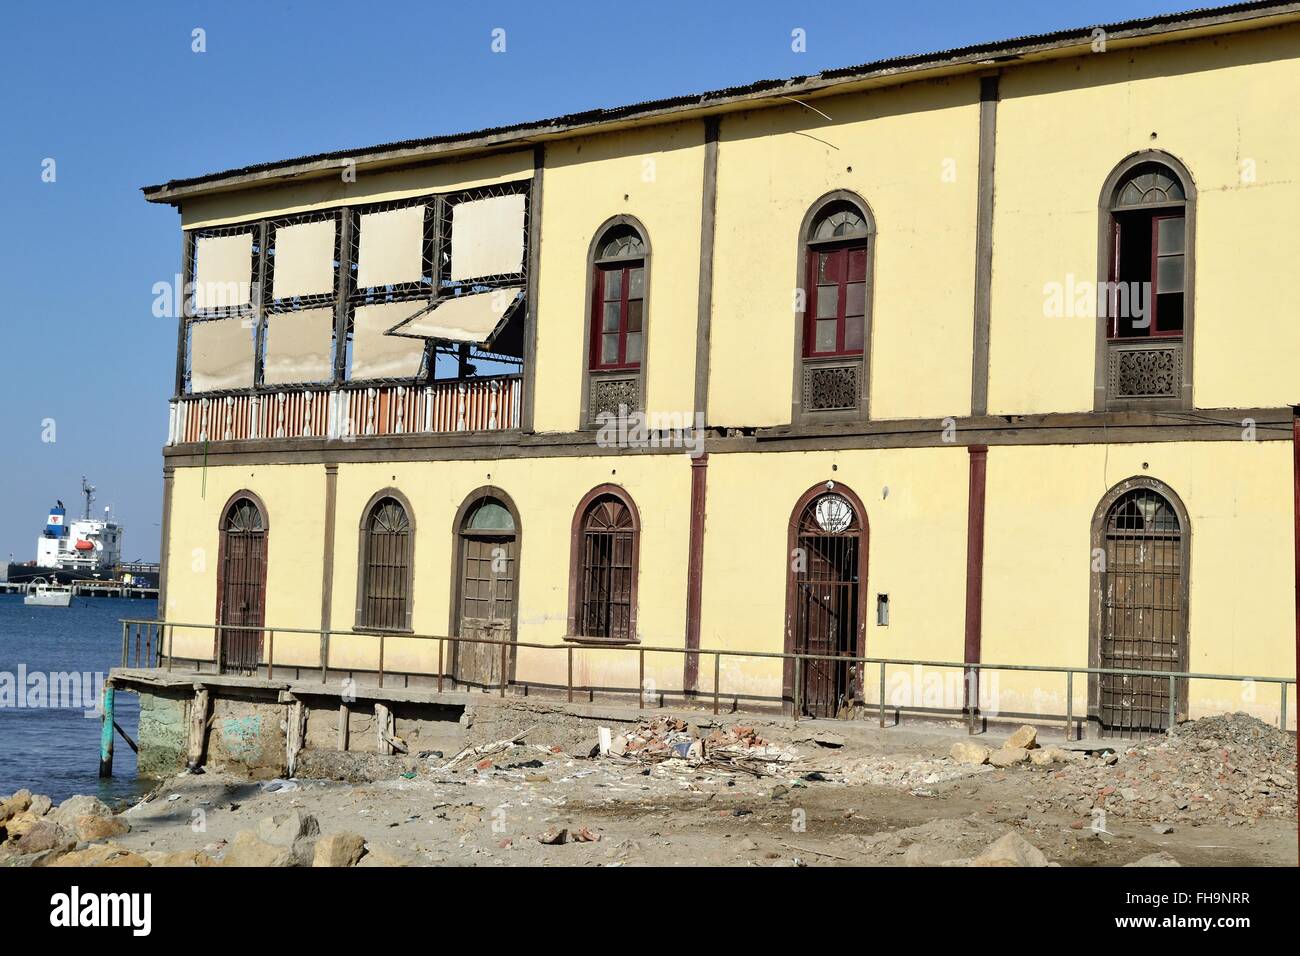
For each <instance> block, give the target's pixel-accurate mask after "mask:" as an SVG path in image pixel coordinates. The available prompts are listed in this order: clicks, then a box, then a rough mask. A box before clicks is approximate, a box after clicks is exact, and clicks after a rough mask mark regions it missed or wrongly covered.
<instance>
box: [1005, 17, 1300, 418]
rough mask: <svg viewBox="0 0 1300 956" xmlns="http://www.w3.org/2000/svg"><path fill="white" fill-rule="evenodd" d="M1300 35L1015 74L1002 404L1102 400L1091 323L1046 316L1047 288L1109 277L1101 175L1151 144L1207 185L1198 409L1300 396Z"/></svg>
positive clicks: (1163, 49) (1199, 250)
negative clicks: (1297, 315) (1104, 269)
mask: <svg viewBox="0 0 1300 956" xmlns="http://www.w3.org/2000/svg"><path fill="white" fill-rule="evenodd" d="M1298 41H1300V28H1297V27H1284V28H1278V29H1275V30H1268V31H1262V32H1257V33H1245V34H1237V35H1233V36H1224V37H1219V38H1217V39H1214V40H1201V41H1196V42H1189V43H1177V44H1166V45H1161V46H1155V47H1150V48H1146V49H1143V50H1140V51H1137V52H1127V51H1126V52H1118V51H1116V52H1110V53H1100V54H1094V55H1091V56H1087V57H1084V58H1081V59H1075V60H1067V61H1060V62H1055V63H1047V64H1040V65H1030V66H1022V67H1017V68H1014V69H1010V70H1007V71H1006V72H1005V73H1004V74H1003V77H1002V84H1001V102H1000V104H999V106H998V130H997V171H996V189H995V195H996V200H995V202H996V206H995V213H994V257H993V297H992V303H993V321H992V329H991V345H990V351H991V368H990V383H989V406H990V411H992V412H994V413H1034V412H1061V411H1079V410H1085V409H1091V408H1092V403H1093V396H1092V386H1093V356H1094V354H1095V349H1096V346H1095V334H1096V333H1095V330H1096V319H1095V317H1089V316H1078V317H1074V318H1047V317H1045V315H1044V311H1043V308H1044V285H1045V284H1047V283H1058V284H1061V285H1065V284H1066V283H1067V282H1069V281H1070V279H1071V277H1073V279H1074V281H1075V282H1076V283H1078V282H1088V283H1093V282H1095V281H1096V279H1097V227H1098V215H1099V214H1098V200H1099V197H1100V195H1101V189H1102V185H1103V183H1104V181H1105V179H1106V177H1107V176H1108V175H1109V174H1110V172H1111V170H1112V169H1114V167H1115V166H1116V165H1117V164H1118V163H1119V162H1120V161H1121V160H1122V159H1124V157H1125V156H1127V155H1129V154H1130V153H1133V152H1136V151H1138V150H1145V149H1161V150H1165V151H1167V152H1169V153H1171V154H1173V155H1174V156H1176V157H1177V158H1178V159H1180V160H1181V161H1182V162H1183V163H1184V165H1186V166H1187V168H1188V169H1189V170H1190V171H1191V174H1192V177H1193V178H1194V180H1195V182H1196V188H1197V194H1198V198H1197V207H1196V220H1197V221H1196V230H1197V236H1196V266H1195V268H1196V279H1195V283H1196V303H1195V305H1196V313H1195V322H1196V327H1195V360H1194V361H1195V364H1194V368H1193V379H1194V389H1195V402H1196V404H1197V405H1198V406H1199V407H1202V408H1220V407H1232V408H1251V407H1257V406H1276V405H1281V404H1285V403H1288V402H1294V401H1296V400H1297V396H1298V395H1300V390H1297V387H1296V385H1295V382H1294V365H1295V361H1294V359H1295V356H1296V355H1297V354H1300V324H1297V323H1296V322H1295V321H1294V308H1293V307H1292V304H1291V296H1290V291H1289V289H1288V285H1287V283H1286V282H1284V281H1279V277H1281V276H1283V275H1289V274H1290V273H1291V272H1293V271H1294V269H1293V267H1292V263H1291V257H1290V249H1291V245H1292V244H1291V243H1290V242H1289V240H1288V238H1287V237H1288V235H1289V230H1290V226H1291V223H1292V222H1293V221H1294V220H1295V218H1296V215H1297V214H1300V179H1297V177H1296V175H1295V158H1296V156H1297V155H1300V126H1298V125H1297V124H1296V123H1293V122H1289V121H1288V120H1287V118H1286V115H1285V112H1284V109H1285V108H1284V107H1283V105H1282V103H1283V101H1282V100H1280V99H1279V91H1281V90H1288V89H1294V88H1295V87H1296V85H1297V83H1300V59H1297V58H1296V50H1297V49H1300V47H1297V42H1298ZM1247 174H1253V176H1254V179H1253V181H1252V180H1249V179H1248V178H1247ZM1262 343H1267V346H1263V345H1262Z"/></svg>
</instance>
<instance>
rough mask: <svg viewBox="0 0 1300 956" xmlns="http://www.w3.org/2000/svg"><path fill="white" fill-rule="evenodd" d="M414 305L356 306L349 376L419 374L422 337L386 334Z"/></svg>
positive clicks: (404, 375) (411, 376) (356, 377)
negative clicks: (413, 337)
mask: <svg viewBox="0 0 1300 956" xmlns="http://www.w3.org/2000/svg"><path fill="white" fill-rule="evenodd" d="M415 307H416V304H415V303H413V302H385V303H383V304H381V305H359V306H357V308H356V311H355V312H354V314H353V317H352V372H351V375H350V378H352V379H365V378H414V377H415V376H416V375H418V374H419V373H420V365H421V363H422V362H423V360H424V342H423V340H420V339H409V338H402V337H400V336H396V335H387V334H386V333H387V332H388V330H389V329H391V328H392V327H393V326H394V325H396V324H397V323H399V322H401V321H402V319H404V318H406V317H408V316H409V315H410V314H411V310H412V309H413V308H415Z"/></svg>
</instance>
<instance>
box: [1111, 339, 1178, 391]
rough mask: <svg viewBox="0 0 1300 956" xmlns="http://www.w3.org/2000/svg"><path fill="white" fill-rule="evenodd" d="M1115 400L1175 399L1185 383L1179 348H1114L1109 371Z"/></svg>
mask: <svg viewBox="0 0 1300 956" xmlns="http://www.w3.org/2000/svg"><path fill="white" fill-rule="evenodd" d="M1108 373H1109V374H1108V385H1109V392H1110V397H1111V398H1174V397H1176V396H1177V395H1178V390H1179V388H1180V386H1181V384H1182V381H1183V350H1182V347H1181V346H1179V345H1171V346H1147V347H1143V348H1112V349H1111V352H1110V363H1109V369H1108Z"/></svg>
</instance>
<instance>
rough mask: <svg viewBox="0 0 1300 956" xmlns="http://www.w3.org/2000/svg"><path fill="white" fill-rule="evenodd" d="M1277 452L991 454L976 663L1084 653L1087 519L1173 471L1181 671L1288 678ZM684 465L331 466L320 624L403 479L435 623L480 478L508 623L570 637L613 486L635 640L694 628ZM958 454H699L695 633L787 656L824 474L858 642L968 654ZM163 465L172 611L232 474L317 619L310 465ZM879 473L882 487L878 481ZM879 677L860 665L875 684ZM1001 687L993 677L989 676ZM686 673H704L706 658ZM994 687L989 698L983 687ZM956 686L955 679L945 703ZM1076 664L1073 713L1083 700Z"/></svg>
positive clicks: (1262, 711) (665, 667)
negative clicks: (856, 580)
mask: <svg viewBox="0 0 1300 956" xmlns="http://www.w3.org/2000/svg"><path fill="white" fill-rule="evenodd" d="M1289 456H1290V448H1289V445H1288V444H1287V443H1285V442H1280V441H1279V442H1273V441H1270V442H1200V443H1175V442H1170V443H1159V444H1151V445H1111V446H1099V445H1098V446H1003V447H994V448H992V449H990V452H989V459H988V490H987V517H986V543H985V583H984V637H983V660H984V661H986V662H989V663H1000V664H1040V665H1067V666H1081V667H1082V666H1087V665H1088V634H1089V620H1088V613H1089V592H1090V582H1091V578H1090V574H1091V568H1090V558H1091V553H1090V548H1091V544H1090V537H1089V536H1090V528H1091V521H1092V516H1093V513H1094V510H1095V509H1096V506H1097V503H1098V501H1099V500H1100V499H1101V497H1102V496H1103V495H1104V494H1105V493H1106V491H1107V490H1108V489H1109V488H1110V487H1112V486H1113V485H1115V484H1117V483H1118V482H1120V481H1122V480H1124V479H1125V478H1128V477H1131V476H1134V475H1147V476H1151V477H1154V478H1157V479H1159V480H1161V481H1163V482H1165V483H1166V484H1168V485H1169V486H1170V487H1171V488H1173V490H1174V491H1175V492H1176V493H1177V495H1178V496H1179V497H1180V498H1181V499H1182V501H1183V503H1184V504H1185V505H1186V507H1187V509H1188V512H1189V514H1190V521H1191V540H1192V552H1191V567H1190V575H1191V597H1190V616H1189V624H1188V640H1189V646H1190V654H1191V668H1192V669H1193V670H1194V671H1200V672H1209V673H1236V674H1253V675H1259V676H1270V675H1274V676H1280V675H1286V674H1289V673H1290V672H1291V669H1292V666H1293V661H1292V658H1291V655H1290V652H1291V639H1292V637H1293V635H1294V619H1293V613H1294V608H1293V604H1292V581H1291V574H1292V568H1291V554H1292V529H1291V522H1290V509H1289V502H1290V494H1291V484H1290V460H1289ZM689 471H690V465H689V460H688V459H687V458H686V457H685V456H681V455H671V456H669V455H655V456H629V457H626V458H623V459H621V460H619V459H614V458H542V459H531V460H525V459H510V460H504V461H496V462H489V461H468V462H412V463H374V464H343V465H341V466H340V468H339V477H338V511H337V536H336V547H335V572H334V574H335V578H334V582H335V583H334V599H333V619H332V623H333V626H334V628H336V629H338V630H348V629H350V628H351V627H352V625H353V623H354V621H355V595H356V558H357V542H358V539H357V534H358V527H359V523H360V517H361V512H362V510H363V509H364V506H365V503H366V502H367V501H368V500H369V498H370V496H371V495H373V494H374V493H375V492H376V491H379V490H380V489H382V488H385V487H389V486H394V487H397V488H399V489H401V490H402V491H403V492H404V493H405V494H406V495H407V497H408V498H409V499H410V501H411V504H412V508H413V510H414V516H415V521H416V539H415V582H416V590H415V599H414V613H413V625H414V630H415V631H416V632H417V633H419V634H430V635H440V634H446V633H447V632H448V626H449V619H448V616H449V605H450V600H451V581H452V541H453V538H452V524H453V519H454V516H455V512H456V510H457V508H458V507H459V506H460V504H461V502H462V501H463V500H464V499H465V497H466V496H467V495H468V494H469V493H470V492H472V491H473V490H475V489H477V488H479V487H480V486H482V485H488V484H491V485H495V486H496V487H499V488H502V489H504V490H505V491H506V492H507V493H508V494H510V496H511V497H512V498H513V499H514V501H515V503H516V505H517V506H518V508H519V511H520V515H521V523H522V547H521V553H520V564H519V583H518V587H519V591H518V594H519V600H520V611H519V639H520V640H522V641H525V642H536V643H541V644H546V645H551V646H553V647H557V648H559V647H563V646H564V641H563V638H564V636H565V630H566V623H567V613H568V573H569V530H570V524H571V520H572V516H573V509H574V507H575V506H576V504H577V502H578V500H579V498H580V497H581V496H582V495H583V494H585V492H586V491H587V490H589V489H590V488H592V487H594V486H596V485H598V484H601V483H603V482H606V481H609V482H615V483H618V484H620V485H622V486H623V487H624V488H625V489H626V490H627V491H628V493H629V494H630V495H631V496H632V498H633V499H634V500H635V502H636V503H637V506H638V509H639V511H640V514H641V518H642V529H643V530H642V539H641V552H640V576H639V592H638V596H639V600H638V614H637V622H638V625H637V630H638V635H639V637H640V639H641V642H642V643H643V644H644V645H646V646H664V647H682V646H683V641H684V631H685V591H686V562H687V534H688V528H689V509H688V504H689V493H690V474H689ZM967 477H968V455H967V453H966V451H965V449H963V448H960V447H941V448H928V449H890V450H850V451H838V452H830V451H825V452H764V453H727V454H714V455H712V456H710V462H709V475H708V489H709V495H708V509H707V519H706V537H705V553H704V591H703V594H704V601H703V609H702V620H701V647H702V648H705V649H709V648H721V649H728V650H744V649H750V650H758V651H767V652H779V651H781V650H782V649H783V645H784V627H785V582H786V573H787V568H788V560H789V556H788V554H787V539H786V534H787V522H788V520H789V518H790V513H791V509H792V508H793V506H794V503H795V501H796V500H797V499H798V498H799V496H800V495H801V494H803V493H804V492H805V491H806V490H808V489H809V488H810V487H812V486H813V485H816V484H822V483H824V482H826V481H834V482H836V483H837V484H838V485H841V486H847V487H848V488H850V489H852V490H853V491H854V492H855V493H856V494H857V495H858V496H859V497H860V498H861V499H862V500H863V502H864V505H865V509H866V513H867V523H868V527H869V553H868V566H867V591H868V595H869V602H868V603H869V606H868V623H867V653H868V655H869V656H872V657H887V658H891V659H896V660H928V661H943V660H946V661H957V660H960V659H961V658H962V652H963V643H964V625H965V586H966V499H967ZM203 481H204V474H203V469H200V468H180V469H178V470H177V473H176V485H175V492H174V500H173V514H172V529H173V531H172V539H171V546H170V549H169V554H168V557H169V562H170V564H169V575H168V608H167V617H168V618H169V619H170V620H174V621H182V622H193V623H204V622H210V621H211V620H212V619H213V609H214V607H215V600H216V591H215V581H216V552H217V534H216V528H217V519H218V515H219V513H220V511H221V508H222V507H223V505H224V504H225V502H226V501H227V499H228V498H229V497H230V495H231V494H233V493H234V491H236V490H238V489H242V488H246V489H250V490H252V491H254V492H256V493H257V494H258V495H260V496H261V497H262V499H263V500H264V501H265V502H266V506H267V510H268V512H269V518H270V529H271V530H270V542H269V551H270V562H269V571H268V595H267V623H268V625H269V626H272V627H303V628H308V629H312V628H316V627H317V626H318V624H319V614H320V578H321V568H322V563H321V558H320V548H321V543H322V531H321V529H322V526H323V521H322V516H323V512H322V509H323V507H324V469H323V466H317V465H304V466H267V467H256V468H252V469H246V468H236V467H220V468H209V469H207V474H206V482H207V490H206V495H205V494H204V493H203V490H202V488H203V484H202V483H203ZM886 489H887V490H888V493H887V494H886ZM881 593H885V594H889V595H890V623H889V625H888V627H880V626H878V625H877V624H876V622H875V597H876V595H877V594H881ZM176 641H177V643H176V646H175V651H176V653H177V655H179V656H196V657H203V658H207V657H209V656H210V654H211V637H210V634H208V633H207V632H185V631H183V630H178V632H177V638H176ZM332 655H333V656H332V657H331V663H332V665H333V666H336V667H356V668H358V669H374V668H375V667H376V666H377V663H378V646H377V641H376V639H375V638H374V637H373V636H369V635H366V636H356V637H350V638H336V639H335V640H334V645H333V652H332ZM276 660H277V662H283V663H300V664H302V665H304V666H314V665H315V663H316V661H317V639H316V637H315V635H310V634H309V635H303V636H301V637H290V636H288V635H283V634H282V635H279V636H278V637H277V643H276ZM436 660H437V651H436V646H433V645H429V644H422V643H419V642H416V641H413V640H405V639H397V640H394V641H393V642H391V643H390V645H389V647H388V650H387V652H386V666H387V667H388V669H390V670H400V669H407V670H412V671H418V672H429V673H431V672H433V671H434V670H435V665H436ZM566 660H567V655H566V652H565V651H563V650H559V651H555V650H550V651H548V650H540V649H537V650H534V649H527V648H525V649H521V650H520V651H519V656H518V671H517V678H518V680H520V681H523V682H527V683H534V684H537V683H541V684H551V685H563V684H564V682H565V667H566ZM682 663H683V661H682V658H681V656H680V655H670V654H654V653H651V654H648V655H647V658H646V675H647V678H648V681H649V684H650V689H651V692H652V693H653V692H654V691H655V690H664V691H673V690H676V689H678V688H680V686H681V673H682ZM877 675H878V671H877V669H876V667H875V666H874V665H873V666H871V667H870V668H869V669H868V671H867V673H866V675H865V676H866V679H865V686H866V694H865V696H866V699H867V700H868V701H871V702H874V701H876V700H878V690H877V688H878V676H877ZM720 678H721V682H720V689H721V692H722V694H723V696H724V697H728V696H739V697H742V698H747V697H761V698H767V699H772V698H774V697H775V696H777V695H778V694H779V693H780V687H781V675H780V664H779V662H777V661H773V660H764V659H760V658H747V659H746V658H724V659H723V662H722V667H721V673H720ZM574 679H575V681H576V682H577V683H578V684H579V685H583V686H588V685H592V686H597V687H606V688H612V687H617V688H625V689H630V688H635V687H636V684H637V658H636V655H635V654H627V653H626V652H621V651H611V650H592V649H584V650H581V651H579V652H577V653H576V654H575V673H574ZM887 680H888V686H887V691H886V699H887V701H889V702H891V703H894V704H898V705H901V706H905V707H913V706H926V707H931V706H937V707H952V706H960V697H959V694H960V685H959V684H957V683H956V675H955V673H954V672H953V671H950V670H947V671H944V670H934V669H926V670H924V671H914V670H913V668H911V667H904V666H898V667H891V668H890V669H889V671H888V673H887ZM990 682H991V683H990ZM984 686H985V688H986V691H985V695H984V697H983V701H984V706H985V709H986V711H987V712H989V713H990V714H996V713H1020V712H1025V713H1045V714H1052V715H1059V714H1060V713H1063V712H1064V709H1065V700H1064V696H1065V684H1064V677H1063V676H1060V675H1043V676H1040V675H1026V674H1017V673H1014V672H1001V673H998V674H997V675H996V677H993V676H992V675H991V674H990V675H987V676H986V677H985V684H984ZM700 687H701V690H703V691H704V692H706V693H708V692H711V691H712V687H713V660H712V658H711V657H709V656H708V655H707V654H706V655H703V656H702V657H701V662H700ZM990 691H991V693H992V695H993V696H990ZM1191 693H1192V698H1193V699H1192V709H1193V713H1194V714H1196V713H1204V712H1212V711H1219V710H1223V709H1233V710H1236V709H1241V710H1247V711H1251V712H1254V713H1256V714H1258V715H1259V716H1261V717H1262V718H1264V719H1269V720H1272V719H1276V715H1277V705H1278V692H1277V689H1276V687H1275V686H1272V685H1258V686H1245V687H1243V686H1237V685H1233V684H1223V683H1211V682H1208V681H1194V682H1193V683H1192V688H1191ZM954 695H957V696H955V697H954ZM1086 700H1087V685H1086V678H1082V677H1081V678H1078V679H1077V682H1076V684H1075V699H1074V709H1075V713H1076V714H1082V713H1083V712H1084V708H1085V706H1086Z"/></svg>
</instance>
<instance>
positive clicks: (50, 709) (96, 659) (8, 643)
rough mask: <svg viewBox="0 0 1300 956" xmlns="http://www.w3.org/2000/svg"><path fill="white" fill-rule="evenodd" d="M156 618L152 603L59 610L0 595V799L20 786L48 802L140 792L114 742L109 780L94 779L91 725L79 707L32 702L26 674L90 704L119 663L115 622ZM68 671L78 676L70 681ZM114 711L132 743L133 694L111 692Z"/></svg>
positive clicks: (95, 724) (109, 601)
mask: <svg viewBox="0 0 1300 956" xmlns="http://www.w3.org/2000/svg"><path fill="white" fill-rule="evenodd" d="M156 612H157V602H156V601H140V600H125V599H119V598H73V600H72V606H71V607H69V608H66V609H65V608H48V607H26V606H25V605H24V604H23V599H22V595H20V594H0V795H8V794H10V793H12V792H13V791H15V790H17V789H19V788H20V787H27V788H28V789H30V790H31V791H32V792H33V793H46V794H49V795H50V797H52V798H53V799H54V802H55V803H58V802H59V801H60V800H63V799H65V798H67V797H70V796H72V795H73V794H76V793H88V794H94V795H96V796H98V797H99V798H100V799H101V800H104V801H105V802H107V803H114V802H117V801H120V800H124V799H129V798H131V797H134V796H136V795H137V794H139V793H140V792H142V791H143V790H145V789H147V787H142V786H140V785H138V784H137V783H136V779H135V754H133V753H132V752H131V748H130V747H128V746H127V744H126V742H125V741H124V740H122V738H121V737H120V736H119V737H117V738H116V739H115V740H114V743H113V777H112V779H110V780H100V779H99V719H98V717H87V716H85V708H83V707H82V703H83V701H81V700H73V701H69V700H67V699H64V700H58V701H54V700H50V699H48V697H49V695H48V694H47V699H46V700H44V701H40V700H35V701H34V700H32V697H31V694H32V690H33V687H35V686H37V685H38V684H39V682H40V680H41V678H34V677H33V675H38V674H39V675H43V679H44V681H46V682H47V684H48V682H50V681H51V680H54V679H57V680H59V681H60V682H61V683H62V686H64V687H65V688H76V687H77V685H78V684H80V685H81V692H82V694H83V695H84V696H85V699H86V700H91V699H93V698H94V696H95V693H96V691H95V690H94V688H95V687H96V686H102V683H98V682H102V680H103V679H104V678H105V677H107V675H108V671H109V668H111V667H115V666H116V665H117V664H118V663H119V659H120V657H121V648H122V627H121V625H120V624H119V623H118V622H119V621H120V620H121V619H122V618H128V617H129V618H146V619H147V618H152V617H154V615H155V614H156ZM20 668H25V675H26V681H25V689H24V688H23V687H20V686H19V685H18V679H19V676H20V673H22V672H21V671H20ZM74 672H75V673H77V674H80V675H83V677H82V678H81V679H80V680H79V681H73V680H71V679H70V677H69V675H71V674H72V673H74ZM87 673H89V674H90V675H91V677H90V680H89V681H87V680H85V678H84V675H85V674H87ZM52 675H60V676H59V677H58V678H54V677H53V676H52ZM97 680H98V682H97ZM65 696H66V695H65ZM20 704H22V705H26V706H19V705H20ZM32 704H36V705H37V706H30V705H32ZM60 704H61V705H64V706H56V705H60ZM68 704H72V705H74V706H66V705H68ZM41 705H43V706H41ZM93 706H94V704H93V703H92V704H91V707H92V708H93ZM114 709H115V710H116V716H117V722H118V723H119V724H120V725H121V726H122V728H123V729H124V730H125V731H126V732H127V733H128V734H130V735H131V737H132V739H134V738H135V736H136V728H137V724H138V723H139V705H138V701H137V700H136V697H135V695H134V694H124V693H118V694H117V699H116V701H115V704H114Z"/></svg>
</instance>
